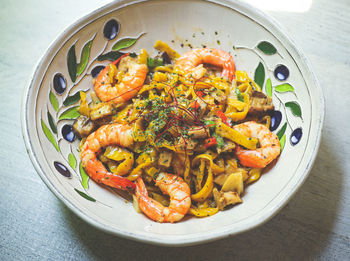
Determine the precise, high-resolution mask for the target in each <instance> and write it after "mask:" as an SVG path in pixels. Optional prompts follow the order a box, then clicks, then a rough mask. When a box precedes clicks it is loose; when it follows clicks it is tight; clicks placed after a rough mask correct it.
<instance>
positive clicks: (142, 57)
mask: <svg viewBox="0 0 350 261" xmlns="http://www.w3.org/2000/svg"><path fill="white" fill-rule="evenodd" d="M147 58H148V53H147V51H146V49H141V51H140V54H139V55H138V56H137V62H138V63H139V64H147Z"/></svg>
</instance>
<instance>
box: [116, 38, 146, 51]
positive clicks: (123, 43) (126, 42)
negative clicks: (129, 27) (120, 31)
mask: <svg viewBox="0 0 350 261" xmlns="http://www.w3.org/2000/svg"><path fill="white" fill-rule="evenodd" d="M142 35H143V34H141V35H140V36H139V37H137V38H123V39H120V40H119V41H118V42H116V43H115V44H114V45H113V47H112V50H113V51H119V50H121V49H125V48H129V47H131V46H133V45H134V44H135V43H136V41H137V40H138V39H139V38H140V37H141V36H142Z"/></svg>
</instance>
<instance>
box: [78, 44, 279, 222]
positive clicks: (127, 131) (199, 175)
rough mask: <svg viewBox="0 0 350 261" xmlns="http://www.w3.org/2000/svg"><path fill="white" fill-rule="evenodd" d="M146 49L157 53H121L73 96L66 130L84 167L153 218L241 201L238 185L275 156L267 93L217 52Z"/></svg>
mask: <svg viewBox="0 0 350 261" xmlns="http://www.w3.org/2000/svg"><path fill="white" fill-rule="evenodd" d="M154 48H155V49H156V50H158V51H159V52H158V55H157V56H155V57H149V55H148V53H147V51H146V50H145V49H142V50H140V52H139V54H134V53H128V54H125V55H123V56H122V57H120V58H119V59H118V60H116V61H114V62H112V63H110V64H109V65H107V66H106V67H105V68H104V69H103V70H102V71H101V72H100V73H99V74H98V76H97V77H96V78H95V79H94V82H93V90H91V91H89V92H80V96H81V101H80V107H79V111H80V113H81V116H80V117H79V118H78V119H77V120H76V122H75V123H74V126H73V127H74V131H75V132H76V133H77V134H79V136H80V137H81V142H80V153H81V162H82V166H83V168H84V169H85V171H86V173H87V174H88V175H89V176H90V178H91V179H93V180H94V181H95V182H97V183H101V184H103V185H105V186H110V187H113V188H116V189H121V190H126V191H128V192H129V193H130V194H131V195H132V197H133V201H134V207H135V209H136V211H138V212H140V213H143V214H145V215H146V216H147V217H148V218H150V219H151V220H154V221H157V222H171V223H173V222H178V221H180V220H181V219H182V218H183V217H184V216H185V215H192V216H196V217H207V216H211V215H214V214H216V213H217V212H218V211H223V210H225V209H227V208H230V207H231V206H233V205H235V204H238V203H241V202H242V199H241V196H242V195H243V192H244V187H246V186H247V185H248V184H251V183H253V182H255V181H257V180H258V179H259V178H260V175H261V173H262V171H263V169H264V168H265V167H266V166H267V165H269V164H270V163H271V162H273V161H274V159H276V158H277V157H278V156H279V154H280V150H281V149H280V143H279V140H278V137H277V136H276V135H275V134H273V133H272V132H270V130H269V125H270V116H269V114H270V112H271V111H273V110H274V106H273V104H272V100H271V98H270V97H267V96H266V95H265V94H264V93H262V92H261V88H260V87H259V86H258V85H257V84H256V83H255V82H254V81H253V80H252V79H250V78H249V76H248V74H247V73H246V72H244V71H235V63H234V61H233V58H232V56H231V55H230V54H229V53H227V52H225V51H223V50H218V49H213V48H198V49H192V50H190V51H189V52H186V53H184V54H182V55H179V54H178V53H177V52H175V51H174V50H172V49H171V48H170V47H169V46H168V45H167V44H166V43H164V42H161V41H157V42H156V43H155V46H154Z"/></svg>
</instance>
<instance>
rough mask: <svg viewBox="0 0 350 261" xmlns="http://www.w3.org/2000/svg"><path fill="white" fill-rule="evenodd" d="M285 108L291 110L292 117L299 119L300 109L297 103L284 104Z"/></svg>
mask: <svg viewBox="0 0 350 261" xmlns="http://www.w3.org/2000/svg"><path fill="white" fill-rule="evenodd" d="M285 106H286V107H287V108H289V109H291V111H292V113H293V115H294V116H297V117H301V109H300V106H299V104H298V103H296V102H286V103H285Z"/></svg>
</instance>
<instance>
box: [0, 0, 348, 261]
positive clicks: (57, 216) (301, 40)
mask: <svg viewBox="0 0 350 261" xmlns="http://www.w3.org/2000/svg"><path fill="white" fill-rule="evenodd" d="M249 2H259V1H256V0H255V1H253V0H250V1H249ZM271 2H274V3H277V4H278V5H279V6H281V2H282V4H283V3H285V5H293V3H294V6H295V7H297V8H296V9H299V10H294V9H293V8H292V7H289V8H288V11H286V10H284V11H283V10H281V9H283V6H281V9H280V10H279V11H268V13H269V14H270V15H272V16H273V17H274V18H275V19H276V20H277V21H278V22H280V23H281V24H282V26H284V27H285V28H286V29H287V32H289V34H290V36H291V37H292V38H294V39H295V42H296V44H297V45H298V46H299V47H300V48H301V49H302V50H303V51H304V53H305V54H306V56H307V58H308V59H309V60H310V62H311V65H312V67H313V69H314V71H315V73H316V75H317V77H318V79H319V81H320V83H321V85H322V87H323V90H324V94H325V99H326V116H325V124H324V130H323V138H322V142H321V146H320V151H319V154H318V156H317V159H316V162H315V165H314V167H313V169H312V171H311V173H310V176H309V178H308V179H307V181H306V182H305V184H304V185H303V186H302V188H301V189H300V190H299V192H298V193H297V194H296V195H295V196H294V198H293V199H292V200H291V201H290V202H289V204H288V205H287V206H286V207H284V208H283V210H282V211H281V212H280V213H279V214H277V215H276V216H275V217H274V218H273V219H272V220H270V221H269V222H267V223H266V224H265V225H263V226H260V227H258V228H256V229H254V230H251V231H249V232H246V233H244V234H240V235H238V236H235V237H231V238H228V239H224V240H219V241H216V242H213V243H208V244H205V245H198V246H192V247H186V248H167V247H157V246H151V245H146V244H142V243H136V242H133V241H129V240H125V239H121V238H118V237H115V236H112V235H109V234H106V233H104V232H102V231H99V230H97V229H96V228H94V227H92V226H90V225H88V224H87V223H85V222H84V221H83V220H81V219H80V218H79V217H77V216H76V215H75V214H73V213H72V212H71V211H70V210H69V209H68V208H67V207H66V206H65V205H63V204H62V203H61V202H60V201H59V200H58V199H57V198H56V197H55V196H54V195H53V194H52V193H51V192H50V191H49V189H48V188H47V187H46V185H45V184H44V183H43V182H42V181H41V179H40V178H39V176H38V175H37V173H36V172H35V170H34V167H33V166H32V163H31V162H30V160H29V157H28V156H27V153H26V150H25V147H24V143H23V140H22V134H21V123H20V109H21V100H22V93H23V89H24V86H25V85H26V81H27V79H28V78H29V76H30V74H31V73H32V70H33V66H34V65H35V64H36V62H37V60H38V59H39V57H40V56H41V55H42V54H43V52H44V51H45V50H46V48H47V47H48V46H49V44H50V43H51V41H53V39H54V38H55V37H56V36H57V35H58V33H60V32H61V31H62V30H63V29H64V28H65V27H67V26H68V25H69V24H71V23H72V22H74V21H75V20H76V19H77V18H79V17H81V16H82V15H84V14H86V13H88V12H90V11H92V10H94V9H96V8H98V7H100V6H102V5H103V4H105V3H107V1H94V0H78V1H69V0H60V1H54V2H53V1H44V0H33V1H24V0H22V1H20V0H12V1H2V3H1V9H0V39H1V40H0V43H1V44H0V79H1V83H0V86H1V90H2V94H1V95H0V104H1V110H0V133H1V136H0V148H1V150H0V169H1V171H0V260H111V259H112V260H113V259H115V260H127V259H129V260H233V259H235V260H250V259H252V260H253V259H254V260H289V259H290V260H349V258H350V176H349V174H350V141H349V130H350V128H349V127H350V120H349V118H350V117H349V116H350V114H349V100H350V99H349V97H350V86H349V83H350V48H349V42H350V2H349V0H339V1H327V0H309V1H293V0H289V1H287V0H286V1H278V0H275V1H274V0H270V1H267V0H265V1H262V0H261V1H260V4H261V3H271ZM296 3H297V4H296ZM308 3H310V6H308ZM265 7H268V5H267V4H266V5H265ZM275 7H276V5H275ZM293 10H294V11H293Z"/></svg>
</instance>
